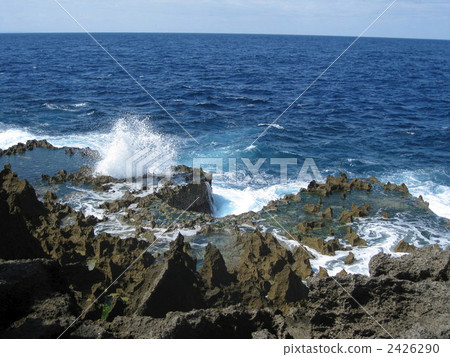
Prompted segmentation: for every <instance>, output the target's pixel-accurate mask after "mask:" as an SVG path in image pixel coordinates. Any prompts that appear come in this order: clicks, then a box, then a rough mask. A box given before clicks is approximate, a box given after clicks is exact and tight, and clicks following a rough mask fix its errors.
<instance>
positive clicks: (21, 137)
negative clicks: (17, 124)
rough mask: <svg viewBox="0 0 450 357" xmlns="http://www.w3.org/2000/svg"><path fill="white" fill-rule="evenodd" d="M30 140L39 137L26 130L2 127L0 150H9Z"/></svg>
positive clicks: (0, 131)
mask: <svg viewBox="0 0 450 357" xmlns="http://www.w3.org/2000/svg"><path fill="white" fill-rule="evenodd" d="M30 139H37V137H36V135H34V134H32V133H31V132H29V131H28V130H26V129H20V128H3V127H0V149H7V148H9V147H10V146H12V145H15V144H17V143H20V142H22V143H25V142H26V141H27V140H30Z"/></svg>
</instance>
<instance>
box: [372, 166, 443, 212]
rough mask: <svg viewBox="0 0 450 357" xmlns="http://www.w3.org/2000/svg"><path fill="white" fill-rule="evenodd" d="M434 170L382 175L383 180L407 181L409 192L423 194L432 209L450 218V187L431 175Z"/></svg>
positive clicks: (416, 194)
mask: <svg viewBox="0 0 450 357" xmlns="http://www.w3.org/2000/svg"><path fill="white" fill-rule="evenodd" d="M431 175H432V172H425V170H423V171H402V172H398V173H395V174H391V175H384V176H381V177H380V180H382V181H390V182H393V183H396V184H401V183H405V184H406V186H408V189H409V192H410V193H411V194H412V195H414V196H416V197H418V196H422V197H423V199H424V200H425V201H427V202H428V203H429V204H430V209H431V210H432V211H433V212H434V213H436V214H437V215H438V216H440V217H445V218H448V219H450V187H449V186H446V185H442V184H439V183H436V182H435V180H433V179H432V177H430V176H431Z"/></svg>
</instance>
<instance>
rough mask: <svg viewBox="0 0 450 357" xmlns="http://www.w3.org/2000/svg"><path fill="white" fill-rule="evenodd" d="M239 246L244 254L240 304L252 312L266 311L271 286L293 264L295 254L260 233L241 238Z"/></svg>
mask: <svg viewBox="0 0 450 357" xmlns="http://www.w3.org/2000/svg"><path fill="white" fill-rule="evenodd" d="M238 244H240V245H242V250H243V253H242V256H241V260H240V262H239V264H238V266H237V268H236V276H237V279H238V282H239V288H240V294H241V301H242V303H243V304H244V305H245V306H248V307H249V308H260V307H266V306H267V304H268V301H267V299H266V295H267V294H268V292H269V289H270V288H271V283H270V282H271V281H272V280H273V279H274V277H275V275H276V274H278V273H279V272H281V271H282V270H283V269H284V267H285V266H286V265H288V266H290V265H291V264H292V263H293V259H292V254H291V252H290V251H288V250H287V249H285V248H284V247H282V246H281V244H280V243H279V242H278V240H277V239H276V238H275V237H274V236H273V235H271V234H269V233H261V232H259V231H258V230H256V231H255V232H253V233H248V234H245V235H242V236H240V237H239V238H238Z"/></svg>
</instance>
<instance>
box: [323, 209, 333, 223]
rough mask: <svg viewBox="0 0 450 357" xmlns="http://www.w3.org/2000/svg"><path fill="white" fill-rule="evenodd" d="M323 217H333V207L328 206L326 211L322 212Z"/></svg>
mask: <svg viewBox="0 0 450 357" xmlns="http://www.w3.org/2000/svg"><path fill="white" fill-rule="evenodd" d="M322 218H323V219H330V220H331V219H333V210H332V208H331V207H328V208H327V209H325V211H323V212H322Z"/></svg>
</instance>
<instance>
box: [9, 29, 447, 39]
mask: <svg viewBox="0 0 450 357" xmlns="http://www.w3.org/2000/svg"><path fill="white" fill-rule="evenodd" d="M90 33H93V34H172V35H244V36H245V35H247V36H248V35H252V36H299V37H300V36H303V37H350V38H352V37H356V36H355V35H329V34H293V33H246V32H170V31H92V32H90ZM33 34H37V35H39V34H41V35H50V34H55V35H58V34H61V35H68V34H86V33H85V32H84V31H62V32H57V31H33V32H27V31H23V32H21V31H20V32H17V31H11V32H9V31H7V32H0V35H33ZM362 38H375V39H397V40H431V41H450V38H428V37H395V36H363V37H362Z"/></svg>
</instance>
